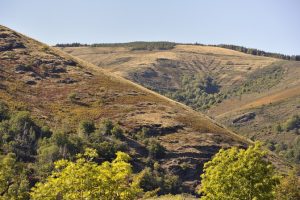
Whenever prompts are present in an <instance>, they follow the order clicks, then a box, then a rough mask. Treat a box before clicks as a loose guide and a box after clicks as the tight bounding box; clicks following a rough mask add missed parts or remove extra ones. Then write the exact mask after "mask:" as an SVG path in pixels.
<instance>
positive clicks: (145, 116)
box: [0, 26, 248, 191]
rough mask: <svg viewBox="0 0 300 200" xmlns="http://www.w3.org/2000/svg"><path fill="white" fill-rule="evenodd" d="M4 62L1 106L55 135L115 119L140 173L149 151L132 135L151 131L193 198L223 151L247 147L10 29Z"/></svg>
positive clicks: (204, 120) (5, 33)
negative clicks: (205, 169) (205, 168)
mask: <svg viewBox="0 0 300 200" xmlns="http://www.w3.org/2000/svg"><path fill="white" fill-rule="evenodd" d="M0 61H1V62H0V72H1V73H0V100H1V101H3V102H5V103H6V104H8V105H9V107H10V108H11V109H13V110H28V111H30V112H31V114H32V115H33V116H34V118H35V120H36V121H38V122H39V123H41V124H47V125H48V126H50V127H51V129H52V130H56V129H62V130H67V131H68V132H71V133H72V132H73V133H74V134H76V131H77V127H78V123H79V122H80V121H81V120H84V119H90V120H93V121H95V122H96V124H97V123H98V122H100V121H101V120H103V119H111V120H113V121H114V122H116V123H119V124H120V126H122V127H123V128H124V129H125V130H127V133H126V135H125V136H126V138H125V139H124V141H126V142H128V145H129V147H130V149H129V153H130V154H131V156H132V157H133V158H134V160H135V162H139V163H140V164H141V165H145V163H144V160H145V159H146V157H147V154H145V151H144V149H145V147H144V146H143V144H141V143H139V142H138V141H135V140H133V138H132V135H134V134H135V133H136V132H138V131H140V130H141V129H142V128H143V127H147V128H148V129H150V130H151V132H152V133H153V137H156V138H157V139H158V140H159V141H160V142H161V144H162V145H163V146H164V147H165V148H166V150H167V153H166V155H165V156H164V157H163V158H161V159H159V163H160V164H161V166H162V167H163V168H164V169H166V170H167V171H169V173H173V174H177V175H179V176H180V178H181V179H182V180H183V185H184V187H185V188H187V189H186V190H187V191H193V188H194V187H195V186H196V185H197V183H198V182H199V174H200V172H201V170H202V166H203V163H204V162H206V161H207V160H209V159H210V158H211V156H212V155H213V154H214V153H216V152H217V151H218V150H219V149H220V148H222V147H223V148H227V147H230V146H246V145H247V144H248V142H247V141H246V140H245V139H243V138H242V137H240V136H238V135H236V134H234V133H233V132H231V131H229V130H227V129H226V128H224V127H223V126H221V125H219V124H217V123H216V122H214V121H212V120H211V119H209V118H208V117H206V116H205V115H203V114H201V113H199V112H196V111H193V110H192V109H190V108H189V107H187V106H184V105H182V104H180V103H177V102H175V101H173V100H170V99H168V98H166V97H163V96H161V95H159V94H157V93H154V92H152V91H150V90H148V89H145V88H143V87H141V86H139V85H137V84H135V83H132V82H130V81H128V80H126V79H124V78H121V77H119V76H116V75H114V74H112V73H110V72H107V71H105V70H102V69H101V68H99V67H96V66H95V65H92V64H89V63H87V62H85V61H83V60H80V59H78V58H75V57H72V56H70V55H68V54H66V53H64V52H62V51H60V50H57V49H54V48H51V47H49V46H47V45H44V44H42V43H40V42H37V41H35V40H33V39H30V38H28V37H26V36H24V35H21V34H19V33H17V32H15V31H13V30H10V29H8V28H6V27H3V26H0ZM182 163H186V169H184V171H182V170H180V169H179V168H178V166H180V164H182Z"/></svg>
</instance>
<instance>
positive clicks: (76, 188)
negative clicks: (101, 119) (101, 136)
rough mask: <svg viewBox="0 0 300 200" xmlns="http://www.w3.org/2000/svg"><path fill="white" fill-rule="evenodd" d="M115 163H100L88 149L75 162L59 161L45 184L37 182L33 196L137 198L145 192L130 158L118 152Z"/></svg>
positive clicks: (40, 197)
mask: <svg viewBox="0 0 300 200" xmlns="http://www.w3.org/2000/svg"><path fill="white" fill-rule="evenodd" d="M116 155H117V157H116V159H115V160H113V161H112V162H104V163H102V164H101V165H98V164H97V163H95V162H93V161H92V159H93V158H94V157H97V153H96V151H95V150H94V149H86V151H85V153H84V155H81V154H79V155H78V159H77V160H76V161H75V162H71V161H67V160H59V161H57V162H55V169H56V171H54V172H53V173H52V175H51V176H50V177H48V178H47V179H46V181H45V182H44V183H38V184H36V186H35V187H34V188H33V190H32V192H31V197H32V199H36V200H39V199H43V200H52V199H53V200H55V199H69V200H72V199H74V200H75V199H76V200H81V199H103V200H111V199H115V200H127V199H128V200H129V199H134V198H136V197H137V195H138V194H139V193H140V192H141V191H142V190H141V189H140V187H139V183H138V181H137V180H136V179H134V177H133V175H132V170H131V165H130V164H129V163H128V161H129V159H130V157H129V156H128V155H127V154H125V153H123V152H117V153H116Z"/></svg>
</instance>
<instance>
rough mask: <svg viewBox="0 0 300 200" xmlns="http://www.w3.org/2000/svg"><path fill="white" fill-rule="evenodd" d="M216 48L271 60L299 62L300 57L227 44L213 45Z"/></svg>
mask: <svg viewBox="0 0 300 200" xmlns="http://www.w3.org/2000/svg"><path fill="white" fill-rule="evenodd" d="M213 46H217V47H222V48H226V49H231V50H235V51H240V52H243V53H247V54H251V55H255V56H266V57H272V58H279V59H284V60H296V61H299V60H300V55H293V56H290V55H284V54H279V53H271V52H266V51H262V50H258V49H253V48H246V47H242V46H236V45H229V44H220V45H213Z"/></svg>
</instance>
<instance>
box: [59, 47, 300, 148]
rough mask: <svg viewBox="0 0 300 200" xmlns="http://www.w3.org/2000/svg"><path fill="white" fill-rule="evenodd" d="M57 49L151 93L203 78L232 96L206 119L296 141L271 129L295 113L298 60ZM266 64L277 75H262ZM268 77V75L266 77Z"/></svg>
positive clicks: (203, 52)
mask: <svg viewBox="0 0 300 200" xmlns="http://www.w3.org/2000/svg"><path fill="white" fill-rule="evenodd" d="M63 50H64V51H66V52H68V53H70V54H72V55H75V56H77V57H80V58H82V59H85V60H88V61H90V62H92V63H94V64H96V65H98V66H100V67H101V68H104V69H106V70H108V71H110V72H114V73H115V74H118V75H121V76H123V77H125V78H127V79H130V80H133V81H135V82H138V83H140V84H142V85H144V86H146V87H149V88H152V89H154V90H157V91H165V90H167V91H171V92H172V91H174V90H177V89H178V88H180V87H182V86H181V84H180V82H181V77H182V76H183V75H188V76H190V75H193V74H206V75H209V76H211V77H213V79H214V80H215V81H216V82H217V83H218V84H219V85H220V86H221V89H220V92H224V93H228V91H232V90H234V89H237V90H238V92H236V93H234V95H231V96H229V98H227V99H225V100H223V101H222V102H221V103H219V104H215V105H214V106H212V107H210V108H209V109H207V110H206V111H205V112H206V114H207V115H210V116H211V117H213V118H216V120H217V121H219V122H221V123H223V124H225V125H227V126H229V127H230V128H231V129H232V130H235V131H237V132H239V133H241V134H243V135H245V136H247V137H251V138H252V139H259V140H263V141H270V140H274V141H275V142H276V143H280V142H284V143H286V144H288V145H292V144H293V141H294V140H296V138H297V137H298V136H297V134H294V133H290V132H286V133H284V134H281V135H280V136H278V133H277V132H275V131H274V126H275V125H276V124H279V123H283V122H284V121H286V120H287V119H288V118H290V117H291V116H292V115H294V114H299V113H300V110H299V109H300V108H299V98H300V79H299V77H300V62H295V61H282V60H278V59H274V58H268V57H259V56H252V55H249V54H244V53H241V52H237V51H232V50H228V49H223V48H218V47H206V46H193V45H177V46H176V47H175V48H174V49H171V50H165V51H131V50H130V49H129V48H126V47H114V48H113V47H97V48H91V47H75V48H71V47H68V48H64V49H63ZM272 66H278V67H279V70H280V71H279V72H280V73H279V75H278V74H277V75H274V74H272V73H273V72H270V71H268V69H270V68H272ZM269 75H270V76H272V75H274V76H273V77H271V78H266V77H268V76H269ZM243 84H248V86H247V87H248V89H249V91H246V92H244V93H242V94H240V92H241V91H242V90H241V88H242V86H243ZM247 87H246V89H247ZM247 112H255V113H256V118H255V119H254V120H252V121H250V122H246V123H241V124H233V123H232V120H233V119H234V118H236V117H237V116H239V115H241V114H244V113H247ZM274 136H276V137H274Z"/></svg>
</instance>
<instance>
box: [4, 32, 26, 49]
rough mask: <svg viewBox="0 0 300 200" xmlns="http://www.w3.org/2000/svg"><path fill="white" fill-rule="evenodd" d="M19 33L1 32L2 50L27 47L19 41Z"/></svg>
mask: <svg viewBox="0 0 300 200" xmlns="http://www.w3.org/2000/svg"><path fill="white" fill-rule="evenodd" d="M17 38H18V35H16V34H9V33H7V32H1V33H0V51H10V50H12V49H17V48H25V45H24V44H23V43H21V42H20V41H17Z"/></svg>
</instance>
